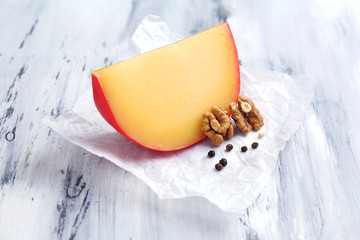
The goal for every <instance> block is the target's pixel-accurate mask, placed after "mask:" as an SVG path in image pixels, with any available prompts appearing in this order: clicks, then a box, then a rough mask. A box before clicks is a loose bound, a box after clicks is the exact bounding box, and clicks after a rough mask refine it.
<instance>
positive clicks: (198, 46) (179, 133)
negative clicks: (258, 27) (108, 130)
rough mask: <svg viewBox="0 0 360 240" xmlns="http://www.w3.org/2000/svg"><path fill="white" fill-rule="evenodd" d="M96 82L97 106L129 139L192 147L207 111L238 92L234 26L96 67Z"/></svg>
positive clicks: (145, 143) (152, 146)
mask: <svg viewBox="0 0 360 240" xmlns="http://www.w3.org/2000/svg"><path fill="white" fill-rule="evenodd" d="M92 84H93V93H94V101H95V105H96V107H97V109H98V111H99V112H100V114H101V115H102V116H103V117H104V119H105V120H106V121H107V122H108V123H109V124H110V125H112V126H113V127H114V128H115V129H116V130H117V131H118V132H120V133H121V134H123V135H124V136H125V137H127V138H128V139H130V140H132V141H134V142H136V143H138V144H140V145H142V146H144V147H147V148H150V149H154V150H159V151H171V150H177V149H182V148H185V147H187V146H190V145H192V144H194V143H196V142H198V141H200V140H201V139H203V138H204V134H203V133H202V132H201V130H200V122H201V115H202V113H204V112H205V111H206V110H208V109H210V108H211V106H221V107H223V108H225V109H228V105H229V103H230V102H232V101H236V99H237V97H238V95H239V91H240V74H239V62H238V56H237V51H236V46H235V43H234V40H233V37H232V34H231V30H230V28H229V25H228V24H227V23H222V24H220V25H217V26H215V27H213V28H210V29H208V30H205V31H203V32H201V33H198V34H195V35H193V36H191V37H188V38H186V39H183V40H181V41H179V42H176V43H174V44H171V45H168V46H165V47H162V48H159V49H156V50H153V51H150V52H147V53H144V54H141V55H139V56H136V57H133V58H130V59H127V60H125V61H122V62H119V63H117V64H114V65H111V66H109V67H106V68H103V69H100V70H96V71H94V72H93V73H92Z"/></svg>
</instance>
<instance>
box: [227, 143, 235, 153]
mask: <svg viewBox="0 0 360 240" xmlns="http://www.w3.org/2000/svg"><path fill="white" fill-rule="evenodd" d="M232 149H233V145H232V144H228V145H226V150H227V151H229V152H230V151H231V150H232Z"/></svg>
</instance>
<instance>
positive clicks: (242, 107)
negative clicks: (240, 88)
mask: <svg viewBox="0 0 360 240" xmlns="http://www.w3.org/2000/svg"><path fill="white" fill-rule="evenodd" d="M230 110H231V113H232V115H231V118H232V119H234V121H235V123H236V126H237V127H238V128H239V129H240V131H242V132H243V133H245V134H247V133H249V132H250V131H251V130H255V131H257V130H259V129H260V128H261V127H262V126H263V125H264V118H263V117H262V116H261V114H260V111H259V110H258V109H257V108H256V107H255V104H254V102H253V101H251V100H250V99H249V98H247V97H245V96H239V98H238V102H237V104H236V103H234V102H232V103H230Z"/></svg>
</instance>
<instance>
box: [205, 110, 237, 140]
mask: <svg viewBox="0 0 360 240" xmlns="http://www.w3.org/2000/svg"><path fill="white" fill-rule="evenodd" d="M201 130H202V131H203V132H204V133H205V135H206V136H207V137H208V138H210V140H211V143H212V144H213V145H214V146H216V147H218V146H220V145H221V144H222V143H223V141H224V137H226V138H228V139H230V138H231V137H232V136H233V135H234V127H233V125H232V124H231V122H230V117H229V116H228V113H227V112H226V111H225V110H224V109H223V108H222V107H217V106H215V107H212V108H211V111H206V112H205V113H204V114H203V115H202V120H201Z"/></svg>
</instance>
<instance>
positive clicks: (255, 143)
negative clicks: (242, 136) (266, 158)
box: [251, 142, 259, 149]
mask: <svg viewBox="0 0 360 240" xmlns="http://www.w3.org/2000/svg"><path fill="white" fill-rule="evenodd" d="M258 146H259V143H257V142H254V143H253V144H251V147H252V148H253V149H257V147H258Z"/></svg>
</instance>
